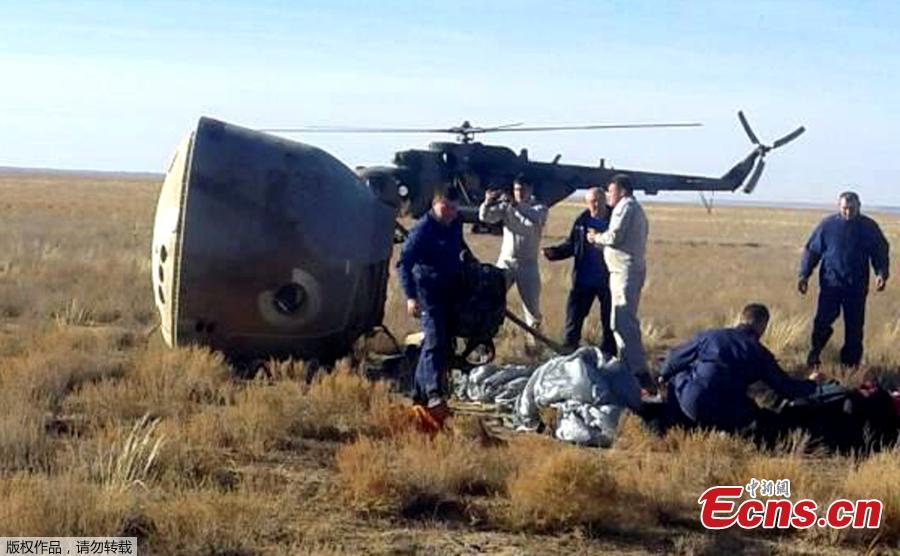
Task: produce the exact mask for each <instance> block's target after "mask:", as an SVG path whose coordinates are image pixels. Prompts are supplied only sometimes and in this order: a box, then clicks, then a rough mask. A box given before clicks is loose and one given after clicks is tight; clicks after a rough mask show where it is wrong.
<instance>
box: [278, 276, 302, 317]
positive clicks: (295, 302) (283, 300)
mask: <svg viewBox="0 0 900 556" xmlns="http://www.w3.org/2000/svg"><path fill="white" fill-rule="evenodd" d="M305 302H306V290H305V289H303V286H301V285H300V284H296V283H290V284H285V285H283V286H281V287H280V288H278V290H277V291H276V292H275V295H274V296H273V297H272V303H273V304H274V305H275V309H276V310H277V311H278V312H279V313H281V314H282V315H293V314H294V313H296V312H297V311H299V310H300V308H301V307H302V306H303V304H304V303H305Z"/></svg>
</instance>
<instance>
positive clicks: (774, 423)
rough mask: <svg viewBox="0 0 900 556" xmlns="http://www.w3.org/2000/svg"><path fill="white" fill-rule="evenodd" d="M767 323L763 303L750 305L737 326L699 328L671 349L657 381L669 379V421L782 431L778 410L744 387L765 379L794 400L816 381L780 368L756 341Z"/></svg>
mask: <svg viewBox="0 0 900 556" xmlns="http://www.w3.org/2000/svg"><path fill="white" fill-rule="evenodd" d="M768 324H769V310H768V309H767V308H766V306H765V305H760V304H756V303H754V304H750V305H747V306H746V307H744V310H743V312H742V314H741V324H739V325H738V326H736V327H734V328H721V329H716V330H708V331H706V332H701V333H699V334H697V335H696V336H694V337H693V338H692V339H691V340H690V341H688V342H687V343H685V344H683V345H681V346H679V347H676V348H674V349H672V350H671V351H669V354H668V356H667V357H666V361H665V363H664V364H663V367H662V370H661V372H660V382H668V390H667V392H668V395H667V398H666V403H667V405H668V406H669V408H670V416H674V419H673V420H675V421H676V422H678V423H679V424H682V425H686V426H687V427H693V426H697V427H702V428H712V429H717V430H723V431H726V432H731V433H735V432H745V431H746V432H752V433H753V434H754V435H755V436H756V437H757V438H760V439H774V438H775V437H777V436H778V435H779V434H781V433H782V432H786V431H784V430H782V428H781V427H779V423H778V418H777V415H776V414H774V413H772V412H770V411H765V410H763V409H760V408H759V406H757V405H756V403H755V402H754V401H753V400H752V399H751V398H750V397H749V396H748V394H747V389H748V387H749V386H750V385H751V384H753V383H755V382H763V383H765V384H766V385H767V386H768V387H769V388H771V389H772V390H774V391H775V393H776V394H778V395H779V396H781V397H783V398H796V397H803V396H808V395H810V394H813V393H814V392H815V389H816V382H814V381H813V380H797V379H794V378H791V377H789V376H788V375H787V374H785V372H784V371H783V370H781V368H780V367H779V366H778V363H777V361H775V357H774V356H773V355H772V353H771V352H770V351H769V350H768V349H767V348H766V347H765V346H764V345H762V343H761V342H760V338H761V337H762V335H763V334H764V333H765V331H766V327H767V326H768ZM816 378H819V377H818V376H816Z"/></svg>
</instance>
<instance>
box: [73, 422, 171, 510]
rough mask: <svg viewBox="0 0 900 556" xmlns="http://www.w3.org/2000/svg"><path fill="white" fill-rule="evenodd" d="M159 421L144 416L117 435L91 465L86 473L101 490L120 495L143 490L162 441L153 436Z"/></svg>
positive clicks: (155, 433) (155, 434) (157, 434)
mask: <svg viewBox="0 0 900 556" xmlns="http://www.w3.org/2000/svg"><path fill="white" fill-rule="evenodd" d="M158 425H159V419H151V418H150V416H149V415H144V416H143V417H141V419H139V420H138V421H137V422H136V423H135V424H134V426H132V427H131V430H130V431H128V432H127V433H125V434H121V435H120V437H119V438H117V439H116V440H115V441H114V442H112V444H111V445H110V446H109V447H108V448H107V449H106V453H105V454H103V455H101V457H100V458H99V459H98V461H96V462H95V463H94V465H93V466H92V468H91V470H90V473H91V475H93V476H94V478H96V479H97V480H98V481H99V482H100V484H102V485H103V486H104V487H106V488H108V489H110V490H112V491H115V492H122V491H124V490H127V489H129V488H131V487H133V486H140V487H143V488H147V486H148V484H149V482H150V480H151V478H152V476H153V471H154V466H155V464H156V459H157V456H158V455H159V449H160V446H161V445H162V444H163V441H164V440H165V437H164V436H163V435H161V434H159V433H158V432H157V426H158Z"/></svg>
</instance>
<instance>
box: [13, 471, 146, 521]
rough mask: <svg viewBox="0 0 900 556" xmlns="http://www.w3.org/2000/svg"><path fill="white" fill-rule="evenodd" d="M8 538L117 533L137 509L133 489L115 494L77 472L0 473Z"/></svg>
mask: <svg viewBox="0 0 900 556" xmlns="http://www.w3.org/2000/svg"><path fill="white" fill-rule="evenodd" d="M0 500H3V503H2V504H0V532H2V535H4V536H13V535H28V536H115V535H118V534H121V533H122V527H123V525H124V524H125V522H126V520H127V518H128V516H129V515H131V514H132V513H133V512H134V511H135V508H136V505H137V498H135V496H134V495H133V493H129V492H113V491H110V490H106V489H104V488H103V487H102V486H100V485H98V484H94V483H90V482H87V481H85V480H83V479H81V478H79V477H77V476H74V475H71V474H63V475H30V474H16V475H9V476H4V477H0Z"/></svg>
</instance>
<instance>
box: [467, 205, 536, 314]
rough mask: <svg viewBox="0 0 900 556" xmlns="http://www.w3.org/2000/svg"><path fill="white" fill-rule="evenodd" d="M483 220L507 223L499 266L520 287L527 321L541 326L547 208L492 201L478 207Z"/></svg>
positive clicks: (504, 225) (509, 279)
mask: <svg viewBox="0 0 900 556" xmlns="http://www.w3.org/2000/svg"><path fill="white" fill-rule="evenodd" d="M478 218H479V220H481V221H482V222H488V223H497V222H503V243H502V244H501V246H500V256H499V257H498V258H497V266H498V267H500V268H502V269H504V270H505V271H506V287H507V289H509V288H510V287H511V286H512V284H513V283H515V284H516V288H517V289H518V290H519V296H520V297H521V298H522V304H523V309H524V312H525V322H527V323H528V324H529V326H534V327H535V328H539V327H540V325H541V319H542V315H541V306H540V305H541V303H540V301H541V273H540V270H539V268H538V250H539V248H540V244H541V232H542V231H543V229H544V224H545V223H546V222H547V207H545V206H544V205H541V204H538V203H533V202H531V201H529V202H525V203H519V204H515V203H508V202H499V203H488V202H487V201H485V202H484V203H482V204H481V206H480V207H478Z"/></svg>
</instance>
